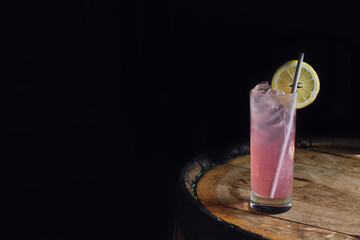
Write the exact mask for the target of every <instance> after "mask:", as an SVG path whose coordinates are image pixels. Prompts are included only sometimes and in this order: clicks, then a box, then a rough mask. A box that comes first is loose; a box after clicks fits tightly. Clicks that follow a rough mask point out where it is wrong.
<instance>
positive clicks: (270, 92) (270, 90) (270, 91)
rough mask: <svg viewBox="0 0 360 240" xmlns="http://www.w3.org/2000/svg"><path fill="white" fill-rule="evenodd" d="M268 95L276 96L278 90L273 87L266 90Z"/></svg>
mask: <svg viewBox="0 0 360 240" xmlns="http://www.w3.org/2000/svg"><path fill="white" fill-rule="evenodd" d="M266 95H270V96H275V95H276V91H275V90H274V89H272V88H269V89H268V90H267V91H266Z"/></svg>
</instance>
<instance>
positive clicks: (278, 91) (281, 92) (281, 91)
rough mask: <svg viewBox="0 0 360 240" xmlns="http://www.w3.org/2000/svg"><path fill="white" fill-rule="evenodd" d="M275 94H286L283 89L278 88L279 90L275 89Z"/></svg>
mask: <svg viewBox="0 0 360 240" xmlns="http://www.w3.org/2000/svg"><path fill="white" fill-rule="evenodd" d="M275 95H276V96H283V95H286V94H285V93H284V91H283V90H281V89H279V90H277V91H276V94H275Z"/></svg>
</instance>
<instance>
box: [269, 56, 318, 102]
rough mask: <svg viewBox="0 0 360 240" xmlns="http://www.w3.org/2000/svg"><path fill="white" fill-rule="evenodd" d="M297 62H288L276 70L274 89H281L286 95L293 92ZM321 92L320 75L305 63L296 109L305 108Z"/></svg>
mask: <svg viewBox="0 0 360 240" xmlns="http://www.w3.org/2000/svg"><path fill="white" fill-rule="evenodd" d="M297 62H298V61H297V60H291V61H288V62H286V63H284V64H283V65H281V67H279V68H278V69H277V70H276V72H275V74H274V76H273V78H272V81H271V87H272V88H273V89H275V90H279V89H281V90H283V91H284V92H285V93H286V94H289V93H290V92H291V89H292V84H293V82H294V76H295V71H296V65H297ZM319 90H320V81H319V77H318V75H317V74H316V72H315V70H314V69H313V68H312V67H311V66H310V65H309V64H307V63H306V62H303V63H302V65H301V72H300V76H299V82H298V87H297V99H296V108H298V109H299V108H303V107H306V106H308V105H309V104H310V103H312V102H313V101H314V100H315V98H316V96H317V94H318V93H319Z"/></svg>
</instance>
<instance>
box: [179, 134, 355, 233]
mask: <svg viewBox="0 0 360 240" xmlns="http://www.w3.org/2000/svg"><path fill="white" fill-rule="evenodd" d="M229 156H230V157H229ZM215 162H216V161H214V160H213V159H212V160H211V161H209V159H206V158H204V157H202V158H199V159H197V160H196V161H194V162H192V164H191V165H192V166H191V168H188V172H187V173H186V174H185V175H186V177H185V179H184V184H185V187H186V188H187V189H188V191H189V194H190V195H191V196H192V197H193V198H194V199H195V201H197V202H199V203H200V205H201V207H202V208H203V209H202V211H204V212H206V213H207V214H208V215H210V216H212V217H214V218H215V219H217V220H218V221H219V222H222V223H224V224H227V225H228V226H229V227H232V228H235V229H238V230H239V231H244V232H249V233H251V234H252V236H258V237H259V238H269V239H359V238H360V140H358V139H317V140H316V139H315V140H314V139H313V140H309V141H304V140H303V141H300V142H298V143H297V145H296V151H295V172H294V192H293V206H292V208H291V210H290V211H288V212H286V213H283V214H277V215H261V214H256V213H253V212H252V211H251V210H250V207H249V198H250V156H249V147H248V145H246V144H245V145H241V146H240V147H237V148H234V149H232V152H230V153H228V157H227V159H226V160H224V161H221V162H220V163H215ZM186 178H189V179H186ZM190 189H191V191H190Z"/></svg>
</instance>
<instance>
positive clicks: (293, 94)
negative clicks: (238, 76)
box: [250, 89, 297, 97]
mask: <svg viewBox="0 0 360 240" xmlns="http://www.w3.org/2000/svg"><path fill="white" fill-rule="evenodd" d="M250 93H252V94H254V95H257V96H264V97H292V96H296V94H297V92H294V93H289V94H285V95H268V94H264V93H257V92H254V89H251V90H250Z"/></svg>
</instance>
